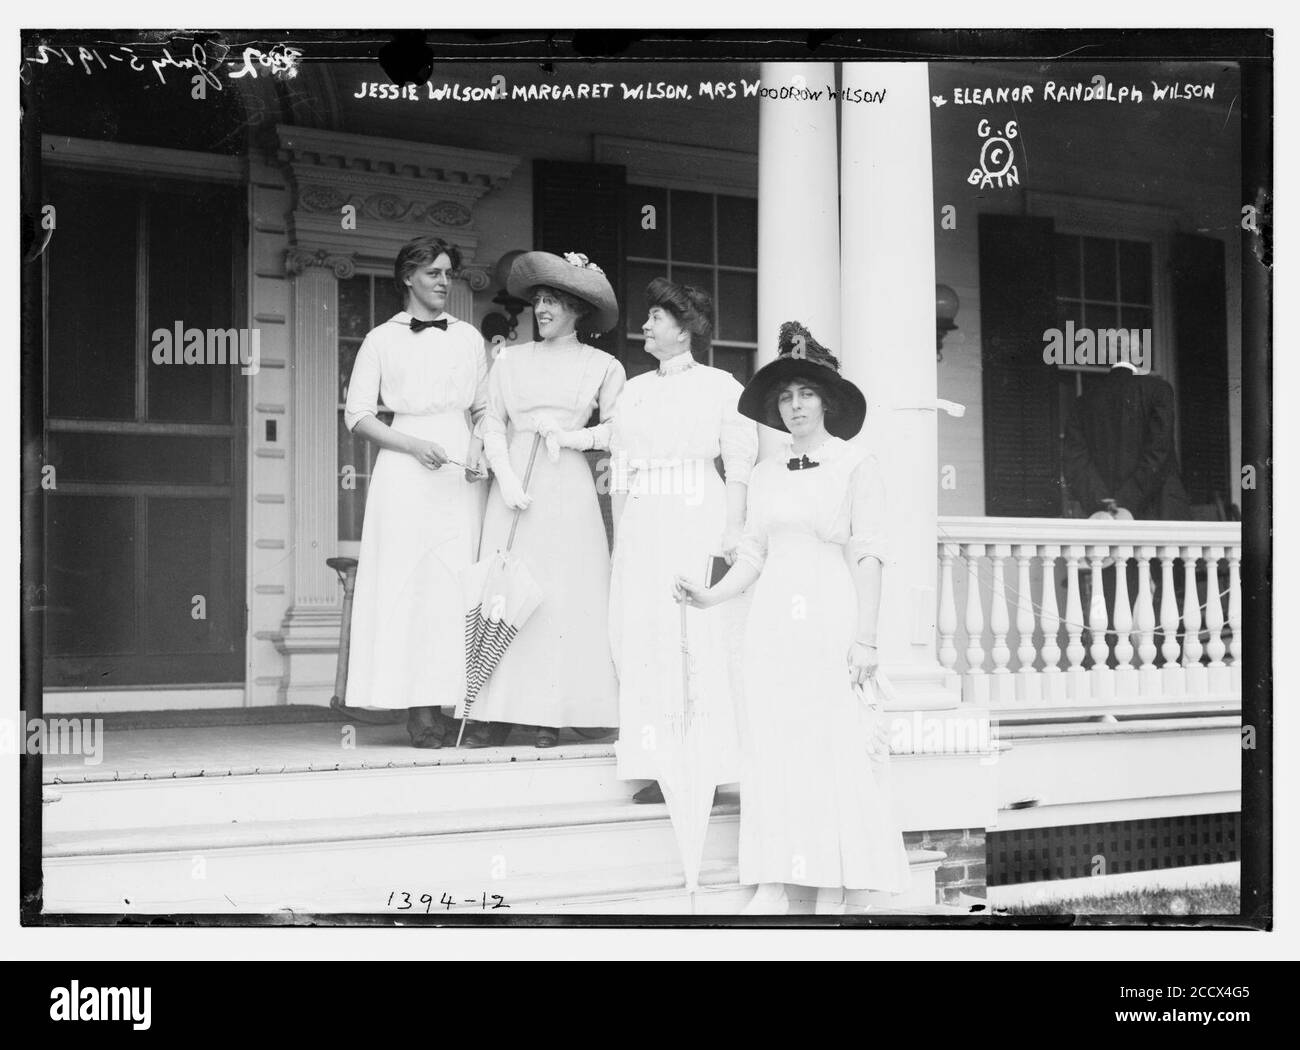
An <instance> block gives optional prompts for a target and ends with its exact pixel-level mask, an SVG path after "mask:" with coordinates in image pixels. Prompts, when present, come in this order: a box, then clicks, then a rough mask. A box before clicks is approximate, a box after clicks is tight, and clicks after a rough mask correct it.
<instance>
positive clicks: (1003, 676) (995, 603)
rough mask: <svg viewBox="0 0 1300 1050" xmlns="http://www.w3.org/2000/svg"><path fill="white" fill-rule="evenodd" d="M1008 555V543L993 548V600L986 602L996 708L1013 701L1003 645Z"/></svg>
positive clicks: (1007, 615)
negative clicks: (991, 634)
mask: <svg viewBox="0 0 1300 1050" xmlns="http://www.w3.org/2000/svg"><path fill="white" fill-rule="evenodd" d="M1010 554H1011V545H1010V544H1009V543H997V544H994V545H993V555H992V560H993V596H992V598H991V599H990V601H989V626H990V627H991V628H992V630H993V675H994V679H993V683H992V686H991V688H992V689H993V699H994V700H995V701H996V702H997V703H998V704H999V705H1002V704H1009V703H1013V702H1014V701H1015V698H1016V690H1015V683H1014V682H1013V681H1012V680H1011V678H1010V675H1011V669H1010V668H1009V667H1008V666H1007V665H1008V664H1009V663H1010V662H1011V648H1010V646H1008V645H1007V632H1008V631H1009V630H1010V629H1011V614H1010V611H1009V610H1008V609H1007V583H1006V575H1005V569H1004V567H1005V564H1006V560H1007V557H1008V556H1009V555H1010Z"/></svg>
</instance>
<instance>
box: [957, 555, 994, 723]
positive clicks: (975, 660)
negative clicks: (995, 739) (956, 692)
mask: <svg viewBox="0 0 1300 1050" xmlns="http://www.w3.org/2000/svg"><path fill="white" fill-rule="evenodd" d="M965 554H966V689H965V690H963V698H964V699H966V700H968V701H969V702H971V703H978V704H985V703H988V698H989V686H988V676H987V675H985V673H984V606H983V603H982V602H981V600H980V577H979V559H980V558H982V557H984V544H982V543H968V544H966V551H965Z"/></svg>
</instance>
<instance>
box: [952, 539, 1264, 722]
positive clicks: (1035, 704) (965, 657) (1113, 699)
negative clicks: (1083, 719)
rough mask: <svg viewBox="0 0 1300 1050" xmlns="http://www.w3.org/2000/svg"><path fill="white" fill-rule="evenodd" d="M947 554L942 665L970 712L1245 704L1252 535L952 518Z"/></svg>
mask: <svg viewBox="0 0 1300 1050" xmlns="http://www.w3.org/2000/svg"><path fill="white" fill-rule="evenodd" d="M938 541H939V542H938V557H939V609H938V615H937V618H936V623H937V625H938V639H937V645H938V657H939V662H940V664H941V665H942V666H943V667H944V668H945V669H946V670H947V671H948V672H950V673H951V674H954V675H959V676H961V680H962V696H963V699H964V700H965V701H966V702H968V703H977V704H986V705H989V706H992V707H994V708H996V709H999V710H1014V709H1020V708H1024V709H1037V708H1051V707H1062V708H1076V707H1106V706H1113V705H1120V704H1126V703H1140V704H1150V703H1162V702H1168V701H1189V702H1195V701H1216V702H1233V701H1236V702H1239V701H1240V698H1241V667H1240V659H1241V652H1242V648H1241V631H1242V617H1241V525H1240V524H1239V523H1238V522H1170V521H1129V522H1109V521H1092V520H1070V519H1044V518H974V517H941V518H940V519H939V536H938ZM1008 561H1010V562H1011V565H1010V568H1008V565H1007V563H1008ZM1225 598H1226V614H1225ZM963 606H964V609H965V615H964V617H961V618H959V617H958V615H957V610H958V608H959V607H963ZM1062 610H1063V613H1062ZM963 636H964V637H963Z"/></svg>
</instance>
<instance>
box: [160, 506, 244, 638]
mask: <svg viewBox="0 0 1300 1050" xmlns="http://www.w3.org/2000/svg"><path fill="white" fill-rule="evenodd" d="M148 521H149V555H148V557H149V570H148V571H149V583H148V591H147V595H146V609H147V617H148V619H147V620H146V623H147V630H146V632H145V638H144V649H145V651H146V652H148V653H155V654H158V653H161V654H168V653H217V652H224V651H225V650H227V649H229V648H230V647H231V644H232V638H233V637H234V633H235V626H236V623H237V618H236V615H235V602H234V595H233V594H232V593H231V577H230V556H231V550H230V503H229V501H227V500H217V499H169V498H161V497H159V498H152V499H150V500H149V501H148ZM195 598H201V599H202V601H201V602H196V601H195ZM240 600H241V601H242V595H241V596H240ZM200 613H201V614H202V615H201V616H200V615H199V614H200Z"/></svg>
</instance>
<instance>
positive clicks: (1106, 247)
mask: <svg viewBox="0 0 1300 1050" xmlns="http://www.w3.org/2000/svg"><path fill="white" fill-rule="evenodd" d="M1117 292H1118V287H1117V286H1116V283H1115V242H1114V241H1110V240H1102V239H1101V238H1100V237H1085V238H1084V239H1083V297H1084V298H1085V299H1109V300H1111V301H1112V302H1113V301H1114V299H1115V295H1116V293H1117Z"/></svg>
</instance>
